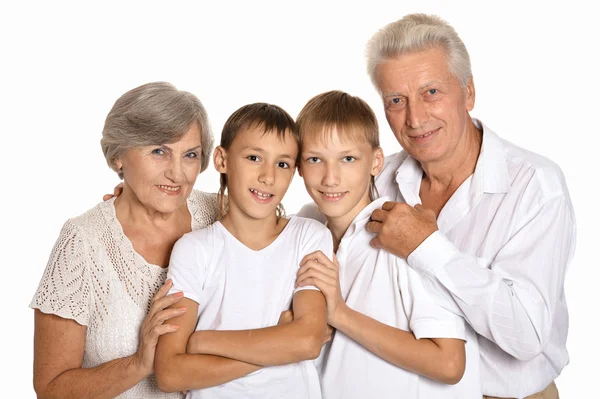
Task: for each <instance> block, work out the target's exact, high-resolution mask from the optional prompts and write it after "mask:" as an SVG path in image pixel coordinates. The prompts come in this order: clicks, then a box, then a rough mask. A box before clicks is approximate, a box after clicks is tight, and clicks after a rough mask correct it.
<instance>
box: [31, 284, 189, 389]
mask: <svg viewBox="0 0 600 399" xmlns="http://www.w3.org/2000/svg"><path fill="white" fill-rule="evenodd" d="M170 287H171V281H170V280H168V281H167V282H166V283H165V284H164V285H163V286H162V287H161V288H160V289H159V290H158V292H157V293H156V295H154V297H153V298H152V306H151V308H150V312H148V314H147V315H146V317H145V318H144V321H143V322H142V327H141V330H140V344H139V346H138V348H137V352H136V353H135V354H133V355H131V356H128V357H124V358H120V359H115V360H112V361H110V362H107V363H104V364H102V365H100V366H97V367H94V368H82V367H81V366H82V364H83V354H84V348H85V339H86V332H87V327H85V326H82V325H80V324H78V323H77V322H75V321H74V320H70V319H64V318H62V317H58V316H55V315H50V314H45V313H42V312H41V311H39V310H36V311H35V339H34V388H35V391H36V392H37V394H38V398H78V399H79V398H113V397H115V396H116V395H118V394H120V393H122V392H124V391H126V390H128V389H129V388H131V387H133V386H134V385H136V384H137V383H139V382H140V381H141V380H143V379H144V378H146V377H147V376H148V375H150V374H151V373H152V371H153V367H154V352H155V350H156V343H157V341H158V337H159V336H160V335H163V334H168V333H170V332H173V331H176V330H177V326H173V325H171V324H164V321H165V320H167V319H170V318H172V317H174V316H177V315H181V314H183V313H184V312H185V309H182V308H180V307H177V306H176V304H177V302H178V301H179V300H180V299H181V294H171V295H167V293H168V291H169V288H170ZM167 306H172V308H170V309H166V310H165V308H166V307H167Z"/></svg>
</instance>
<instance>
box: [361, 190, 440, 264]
mask: <svg viewBox="0 0 600 399" xmlns="http://www.w3.org/2000/svg"><path fill="white" fill-rule="evenodd" d="M367 230H369V231H370V232H372V233H376V234H377V236H376V237H375V238H373V239H372V240H371V246H372V247H374V248H383V249H385V250H386V251H388V252H390V253H393V254H394V255H396V256H400V257H402V258H405V259H406V258H408V255H410V254H411V253H412V252H413V251H414V250H415V249H416V248H417V247H418V246H419V245H421V243H422V242H423V241H425V239H426V238H427V237H429V236H430V235H431V234H433V233H434V232H435V231H436V230H438V226H437V222H436V219H435V213H434V212H433V211H432V210H429V209H425V208H423V207H422V206H421V205H420V204H417V205H415V207H414V208H413V207H412V206H410V205H407V204H405V203H402V202H389V201H388V202H385V203H384V204H383V206H382V207H381V209H376V210H374V211H373V213H372V214H371V221H370V222H369V223H367Z"/></svg>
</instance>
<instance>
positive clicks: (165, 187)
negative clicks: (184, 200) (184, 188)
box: [158, 185, 181, 191]
mask: <svg viewBox="0 0 600 399" xmlns="http://www.w3.org/2000/svg"><path fill="white" fill-rule="evenodd" d="M158 187H160V188H162V189H164V190H167V191H179V189H180V188H181V187H179V186H178V187H173V186H163V185H159V186H158Z"/></svg>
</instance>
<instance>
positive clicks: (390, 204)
mask: <svg viewBox="0 0 600 399" xmlns="http://www.w3.org/2000/svg"><path fill="white" fill-rule="evenodd" d="M394 206H396V202H392V201H386V202H384V203H383V205H382V206H381V209H383V210H384V211H391V210H392V209H394Z"/></svg>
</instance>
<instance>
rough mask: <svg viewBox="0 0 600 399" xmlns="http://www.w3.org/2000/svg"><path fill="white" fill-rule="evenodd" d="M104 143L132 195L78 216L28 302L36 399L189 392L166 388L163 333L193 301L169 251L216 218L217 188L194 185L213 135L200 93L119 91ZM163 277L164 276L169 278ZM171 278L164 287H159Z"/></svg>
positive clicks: (153, 86) (160, 86)
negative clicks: (179, 284) (158, 366)
mask: <svg viewBox="0 0 600 399" xmlns="http://www.w3.org/2000/svg"><path fill="white" fill-rule="evenodd" d="M102 136H103V137H102V141H101V144H102V150H103V151H104V155H105V157H106V160H107V162H108V164H109V166H110V167H111V168H112V169H113V170H114V171H115V172H117V173H118V174H119V177H120V178H122V179H123V193H122V195H121V196H119V197H118V198H113V199H111V200H109V201H106V202H103V203H100V204H99V205H97V206H95V207H94V208H92V209H91V210H89V211H88V212H86V213H84V214H83V215H81V216H78V217H76V218H73V219H69V220H68V221H67V222H66V223H65V225H64V226H63V229H62V231H61V233H60V236H59V238H58V240H57V241H56V245H55V246H54V249H53V250H52V253H51V255H50V259H49V261H48V265H47V267H46V270H45V272H44V275H43V277H42V280H41V282H40V285H39V287H38V290H37V292H36V293H35V296H34V297H33V300H32V301H31V304H30V307H32V308H34V309H35V348H34V387H35V391H36V392H37V395H38V398H113V397H118V398H181V397H182V396H183V395H182V394H181V393H175V394H165V393H162V392H160V390H159V389H158V387H157V386H156V382H155V378H154V374H153V364H154V351H155V348H156V343H157V340H158V337H159V336H160V335H163V334H168V333H170V332H173V331H175V329H176V328H177V327H175V326H170V325H168V324H163V322H164V321H165V320H167V319H170V318H172V317H175V316H179V315H181V314H182V313H183V312H185V309H183V308H182V309H172V310H166V308H167V307H168V306H170V305H171V304H173V303H175V302H177V301H179V299H180V298H181V296H179V295H178V294H173V295H166V294H167V293H168V291H169V288H170V284H171V283H170V282H169V281H167V282H166V283H165V282H164V279H165V276H166V274H167V271H166V267H167V265H168V263H169V257H170V254H171V249H172V247H173V245H174V243H175V241H177V239H179V238H180V237H181V236H182V235H183V234H184V233H187V232H189V231H191V230H195V229H200V228H203V227H206V226H207V225H209V224H211V223H212V222H213V221H214V220H215V219H216V216H217V202H216V197H215V195H214V194H213V195H209V194H205V193H202V192H198V191H194V190H193V186H194V182H195V181H196V177H197V176H198V174H199V173H200V172H202V171H204V170H205V169H206V166H207V165H208V162H209V159H210V157H209V155H210V152H211V151H212V143H213V138H212V134H211V130H210V128H209V124H208V119H207V116H206V111H205V109H204V107H203V106H202V104H201V103H200V101H199V100H198V99H197V98H196V97H195V96H193V95H192V94H190V93H187V92H184V91H179V90H177V89H175V88H174V87H173V86H172V85H170V84H168V83H149V84H146V85H143V86H140V87H137V88H135V89H133V90H131V91H129V92H127V93H125V94H124V95H123V96H121V98H119V99H118V100H117V101H116V103H115V104H114V106H113V108H112V110H111V111H110V113H109V114H108V116H107V118H106V122H105V125H104V130H103V132H102ZM163 283H164V285H163ZM161 286H162V287H161Z"/></svg>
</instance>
